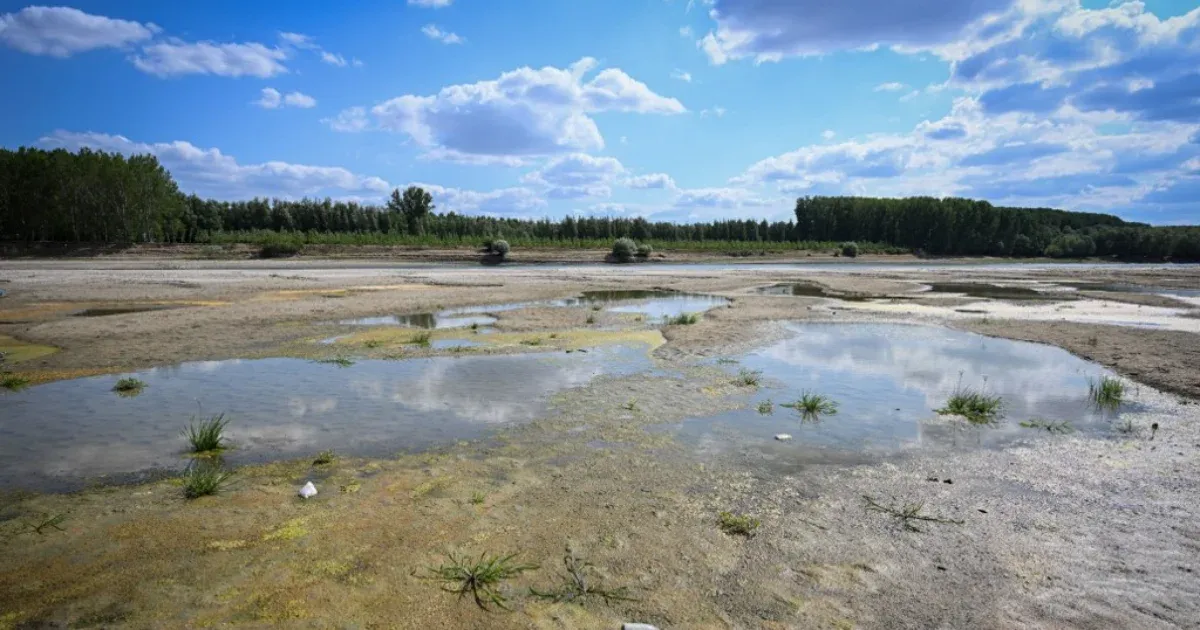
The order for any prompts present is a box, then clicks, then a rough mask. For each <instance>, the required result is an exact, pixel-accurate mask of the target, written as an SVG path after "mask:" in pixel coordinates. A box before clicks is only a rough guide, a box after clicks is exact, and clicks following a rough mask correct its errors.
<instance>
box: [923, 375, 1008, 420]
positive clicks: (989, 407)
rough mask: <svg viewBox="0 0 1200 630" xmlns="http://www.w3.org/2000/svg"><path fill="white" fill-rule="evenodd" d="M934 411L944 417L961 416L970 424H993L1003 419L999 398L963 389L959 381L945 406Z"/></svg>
mask: <svg viewBox="0 0 1200 630" xmlns="http://www.w3.org/2000/svg"><path fill="white" fill-rule="evenodd" d="M934 411H936V412H937V413H939V414H941V415H944V416H962V417H964V418H966V419H967V422H970V423H971V424H995V423H996V422H998V421H999V420H1000V418H1002V417H1004V415H1003V412H1004V401H1003V400H1001V398H1000V397H999V396H989V395H988V394H987V393H985V392H983V391H981V390H976V389H972V388H970V387H963V386H962V382H961V379H960V380H959V384H958V386H956V387H955V389H954V393H953V394H951V395H950V400H948V401H946V406H945V407H942V408H941V409H935V410H934Z"/></svg>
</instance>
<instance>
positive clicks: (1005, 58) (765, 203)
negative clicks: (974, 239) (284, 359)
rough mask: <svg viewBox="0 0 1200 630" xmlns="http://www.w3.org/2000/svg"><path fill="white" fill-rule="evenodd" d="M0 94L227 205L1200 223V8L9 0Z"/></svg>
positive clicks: (13, 125) (1050, 3) (10, 119)
mask: <svg viewBox="0 0 1200 630" xmlns="http://www.w3.org/2000/svg"><path fill="white" fill-rule="evenodd" d="M0 92H2V93H3V94H4V97H3V98H0V146H4V147H7V148H16V147H18V146H36V147H41V148H47V149H49V148H57V147H64V148H67V149H71V150H75V149H78V148H81V147H91V148H94V149H102V150H106V151H117V152H122V153H126V154H133V153H147V152H149V153H153V154H155V155H157V156H158V158H159V160H160V161H161V162H162V163H163V164H164V165H165V166H167V168H169V169H170V170H171V172H172V174H173V175H174V176H175V178H176V180H177V181H178V182H179V184H180V187H181V189H182V190H183V191H184V192H187V193H196V194H199V195H201V196H205V197H214V198H219V199H231V200H232V199H248V198H251V197H255V196H262V197H279V198H299V197H305V196H308V197H332V198H334V199H346V200H356V201H360V202H369V203H380V202H382V201H384V200H385V199H386V198H387V196H388V194H389V193H390V191H391V190H392V189H394V188H403V187H406V186H409V185H419V186H423V187H425V188H426V189H427V190H430V191H431V192H432V193H433V195H434V201H435V203H436V204H437V208H438V210H439V211H455V212H460V213H466V214H487V215H494V216H502V217H562V216H565V215H568V214H578V215H610V216H626V217H633V216H644V217H647V218H649V219H651V220H672V221H709V220H715V219H724V218H754V219H769V220H786V219H788V218H789V217H790V216H792V208H793V207H794V203H795V199H796V197H799V196H806V195H866V196H881V197H902V196H910V195H932V196H938V197H944V196H955V197H971V198H979V199H986V200H988V201H991V202H992V203H994V204H997V205H1008V206H1024V207H1057V208H1065V209H1070V210H1086V211H1096V212H1107V213H1112V214H1116V215H1118V216H1121V217H1122V218H1125V219H1128V220H1134V221H1143V222H1148V223H1153V224H1182V223H1189V224H1200V8H1198V7H1197V6H1196V1H1195V0H1146V1H1145V2H1137V1H1132V2H1120V1H1118V2H1113V3H1111V4H1106V3H1105V2H1102V1H1101V2H1094V1H1090V0H1087V1H1082V2H1081V0H840V1H838V2H830V1H829V0H791V1H788V0H359V1H356V2H352V3H351V2H344V3H331V2H328V1H327V0H287V1H284V0H256V1H255V2H245V1H244V0H241V1H238V2H233V1H229V0H207V1H205V2H162V1H161V0H121V1H103V0H94V1H91V0H81V1H77V2H74V3H72V4H70V5H61V6H59V5H55V6H42V5H27V4H24V3H12V2H7V1H5V0H0Z"/></svg>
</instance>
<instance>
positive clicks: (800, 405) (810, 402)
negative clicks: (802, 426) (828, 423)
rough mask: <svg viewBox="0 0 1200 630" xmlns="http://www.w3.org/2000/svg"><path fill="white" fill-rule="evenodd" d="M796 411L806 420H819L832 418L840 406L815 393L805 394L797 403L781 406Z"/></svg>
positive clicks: (830, 399)
mask: <svg viewBox="0 0 1200 630" xmlns="http://www.w3.org/2000/svg"><path fill="white" fill-rule="evenodd" d="M780 406H781V407H787V408H789V409H795V410H796V411H799V412H800V415H801V416H803V417H804V419H805V420H814V421H815V420H817V419H819V418H820V417H821V416H832V415H834V414H836V413H837V410H838V404H837V403H836V402H834V400H833V399H832V398H829V397H828V396H823V395H821V394H817V393H813V392H804V393H803V394H801V395H800V398H799V400H797V401H796V402H790V403H785V404H783V405H780Z"/></svg>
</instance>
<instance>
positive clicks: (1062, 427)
mask: <svg viewBox="0 0 1200 630" xmlns="http://www.w3.org/2000/svg"><path fill="white" fill-rule="evenodd" d="M1021 426H1022V427H1023V428H1026V429H1044V430H1046V431H1049V432H1050V433H1058V434H1060V435H1062V434H1066V433H1073V432H1074V431H1075V427H1073V426H1071V423H1070V422H1067V421H1066V420H1063V421H1061V422H1053V421H1051V420H1045V419H1043V418H1030V419H1029V420H1025V421H1023V422H1021Z"/></svg>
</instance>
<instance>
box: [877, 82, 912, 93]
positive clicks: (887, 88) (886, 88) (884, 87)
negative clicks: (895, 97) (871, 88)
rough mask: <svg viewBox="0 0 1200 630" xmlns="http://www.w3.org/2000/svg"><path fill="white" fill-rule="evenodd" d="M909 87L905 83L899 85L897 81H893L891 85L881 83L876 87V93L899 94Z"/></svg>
mask: <svg viewBox="0 0 1200 630" xmlns="http://www.w3.org/2000/svg"><path fill="white" fill-rule="evenodd" d="M907 87H908V86H907V85H905V84H903V83H898V82H896V81H892V82H890V83H880V84H879V85H876V86H875V91H876V92H899V91H900V90H903V89H905V88H907Z"/></svg>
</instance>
